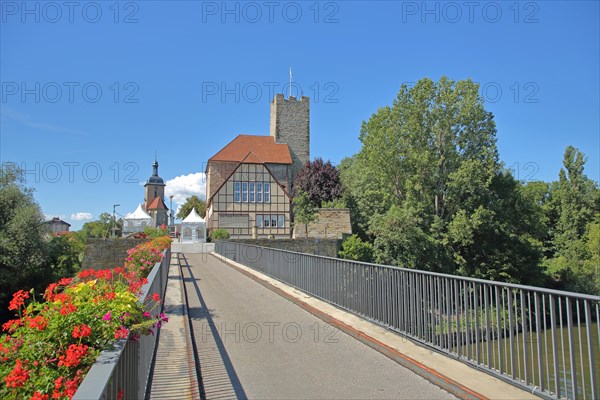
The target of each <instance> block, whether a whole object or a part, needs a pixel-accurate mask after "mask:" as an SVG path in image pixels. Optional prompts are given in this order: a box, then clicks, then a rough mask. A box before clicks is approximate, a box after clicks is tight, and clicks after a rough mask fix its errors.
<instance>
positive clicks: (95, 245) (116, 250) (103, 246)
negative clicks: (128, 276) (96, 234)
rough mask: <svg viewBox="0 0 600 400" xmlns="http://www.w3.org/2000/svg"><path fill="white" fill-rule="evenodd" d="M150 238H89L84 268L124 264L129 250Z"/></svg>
mask: <svg viewBox="0 0 600 400" xmlns="http://www.w3.org/2000/svg"><path fill="white" fill-rule="evenodd" d="M147 241H148V239H134V238H125V239H124V238H116V239H103V238H100V239H96V238H94V239H87V240H86V242H85V251H84V253H83V262H82V269H88V268H93V269H95V270H99V269H109V268H114V267H119V266H122V265H123V263H124V262H125V258H126V257H127V250H129V249H130V248H132V247H135V246H137V245H138V244H141V243H144V242H147Z"/></svg>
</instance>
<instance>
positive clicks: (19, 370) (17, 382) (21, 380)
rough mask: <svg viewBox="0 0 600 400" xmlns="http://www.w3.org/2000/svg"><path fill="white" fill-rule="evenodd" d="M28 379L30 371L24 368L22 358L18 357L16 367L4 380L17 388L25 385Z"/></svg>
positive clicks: (7, 384)
mask: <svg viewBox="0 0 600 400" xmlns="http://www.w3.org/2000/svg"><path fill="white" fill-rule="evenodd" d="M28 379H29V371H27V370H26V369H25V368H23V366H22V364H21V360H20V359H17V362H16V364H15V368H14V369H13V370H12V371H10V374H8V376H7V377H6V378H4V381H5V382H6V386H8V387H12V388H17V387H21V386H23V385H24V384H25V382H27V380H28Z"/></svg>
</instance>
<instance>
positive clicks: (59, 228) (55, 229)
mask: <svg viewBox="0 0 600 400" xmlns="http://www.w3.org/2000/svg"><path fill="white" fill-rule="evenodd" d="M46 224H48V228H49V229H50V232H52V233H63V232H69V228H70V227H71V224H69V223H68V222H65V221H63V220H62V219H60V218H58V217H54V218H52V219H51V220H50V221H46Z"/></svg>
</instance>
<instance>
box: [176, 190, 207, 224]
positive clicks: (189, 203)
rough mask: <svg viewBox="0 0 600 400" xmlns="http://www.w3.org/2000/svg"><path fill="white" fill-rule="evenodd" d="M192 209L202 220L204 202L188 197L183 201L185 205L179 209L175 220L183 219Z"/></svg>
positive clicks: (204, 208) (197, 198)
mask: <svg viewBox="0 0 600 400" xmlns="http://www.w3.org/2000/svg"><path fill="white" fill-rule="evenodd" d="M192 208H194V209H195V210H196V212H197V213H198V215H199V216H201V217H202V218H204V215H205V214H206V202H205V201H204V200H202V199H201V198H199V197H198V196H195V195H194V196H190V197H187V198H186V199H185V203H184V204H183V205H182V206H181V207H180V208H179V211H178V212H177V218H179V219H185V217H187V216H188V215H189V214H190V213H191V212H192Z"/></svg>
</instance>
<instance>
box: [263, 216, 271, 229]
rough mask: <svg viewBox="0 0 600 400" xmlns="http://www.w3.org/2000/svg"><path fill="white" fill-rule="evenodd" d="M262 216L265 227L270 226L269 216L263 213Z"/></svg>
mask: <svg viewBox="0 0 600 400" xmlns="http://www.w3.org/2000/svg"><path fill="white" fill-rule="evenodd" d="M263 217H264V226H265V228H268V227H270V226H271V224H270V223H271V219H270V216H269V215H264V216H263Z"/></svg>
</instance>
